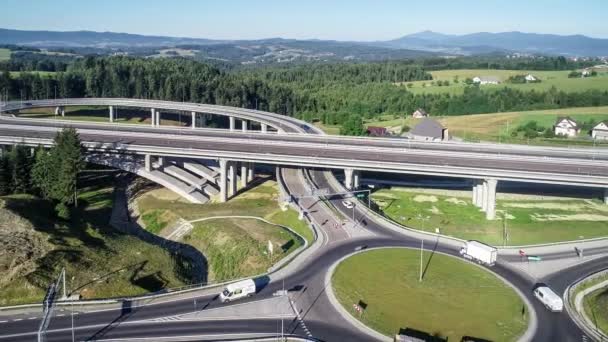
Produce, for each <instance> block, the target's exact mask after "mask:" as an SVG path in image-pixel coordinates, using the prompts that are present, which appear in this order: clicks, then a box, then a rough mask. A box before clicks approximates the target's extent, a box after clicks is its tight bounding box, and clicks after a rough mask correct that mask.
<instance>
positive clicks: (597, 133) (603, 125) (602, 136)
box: [591, 121, 608, 140]
mask: <svg viewBox="0 0 608 342" xmlns="http://www.w3.org/2000/svg"><path fill="white" fill-rule="evenodd" d="M591 137H592V138H593V139H598V140H608V121H602V122H600V123H599V124H597V125H596V126H595V127H593V129H592V130H591Z"/></svg>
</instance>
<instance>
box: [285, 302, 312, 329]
mask: <svg viewBox="0 0 608 342" xmlns="http://www.w3.org/2000/svg"><path fill="white" fill-rule="evenodd" d="M289 303H291V308H292V309H293V312H294V313H295V314H296V317H297V319H298V323H300V326H301V327H302V329H304V332H305V333H306V336H308V337H312V334H311V333H310V330H308V327H307V326H306V323H304V320H303V319H302V316H300V312H299V311H298V308H296V303H294V302H293V301H292V300H291V299H290V300H289Z"/></svg>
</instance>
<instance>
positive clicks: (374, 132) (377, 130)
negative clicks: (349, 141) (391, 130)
mask: <svg viewBox="0 0 608 342" xmlns="http://www.w3.org/2000/svg"><path fill="white" fill-rule="evenodd" d="M367 135H369V136H370V137H384V136H387V135H389V134H388V129H386V127H378V126H368V127H367Z"/></svg>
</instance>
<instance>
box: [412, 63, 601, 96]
mask: <svg viewBox="0 0 608 342" xmlns="http://www.w3.org/2000/svg"><path fill="white" fill-rule="evenodd" d="M568 73H570V70H564V71H530V70H494V69H480V70H475V69H465V70H438V71H431V74H432V75H433V80H432V81H414V82H405V83H402V84H401V85H403V86H407V84H410V83H411V84H412V87H408V89H409V90H410V91H411V92H412V93H414V94H423V93H424V94H431V93H435V94H436V93H446V94H447V93H449V94H454V95H456V94H462V93H463V92H464V87H465V83H464V80H465V79H466V78H471V79H472V78H474V77H475V76H495V77H498V78H499V79H500V80H501V82H502V83H501V84H498V85H483V86H481V88H482V89H487V90H494V89H501V88H503V87H509V88H513V89H518V90H522V91H530V90H535V91H545V90H549V89H551V87H553V86H554V87H556V88H557V89H558V90H563V91H566V92H578V91H584V90H589V89H597V90H606V89H608V72H603V71H598V75H597V76H595V77H587V78H568ZM527 74H532V75H534V76H536V77H538V78H540V79H541V82H540V83H527V84H511V83H506V82H505V81H506V80H507V79H508V78H509V77H510V76H515V75H527ZM456 76H458V78H459V82H458V83H455V82H454V77H456ZM438 80H441V81H450V85H448V86H438V85H436V84H435V85H433V84H432V82H433V81H438Z"/></svg>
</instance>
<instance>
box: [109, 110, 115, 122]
mask: <svg viewBox="0 0 608 342" xmlns="http://www.w3.org/2000/svg"><path fill="white" fill-rule="evenodd" d="M109 109H110V122H114V107H113V106H110V108H109Z"/></svg>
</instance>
